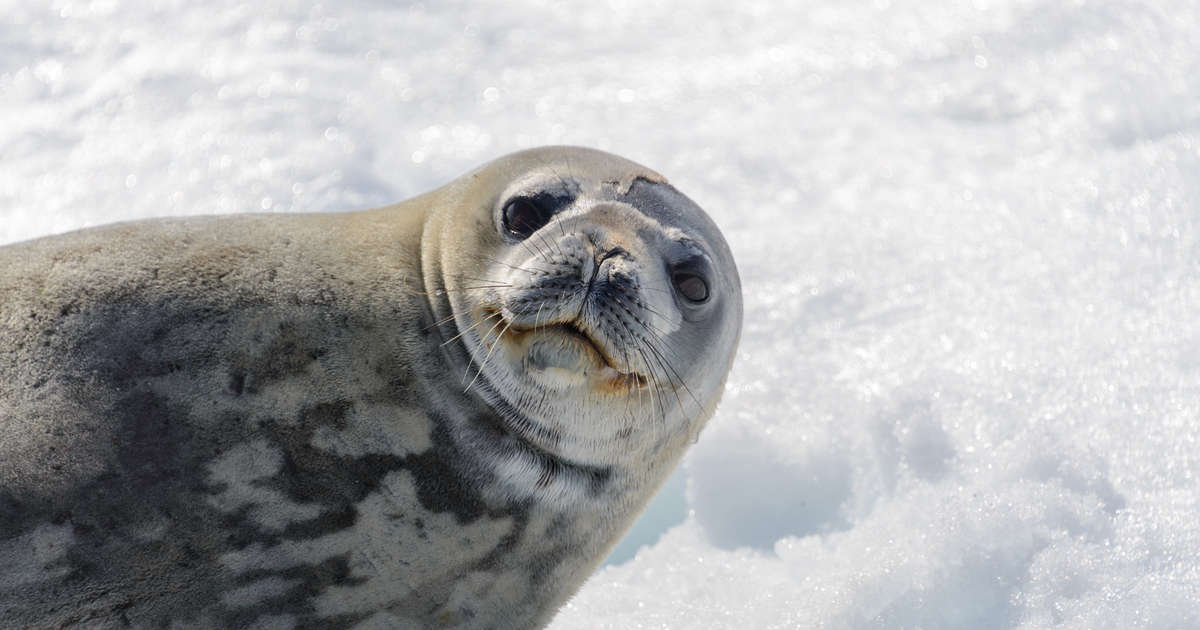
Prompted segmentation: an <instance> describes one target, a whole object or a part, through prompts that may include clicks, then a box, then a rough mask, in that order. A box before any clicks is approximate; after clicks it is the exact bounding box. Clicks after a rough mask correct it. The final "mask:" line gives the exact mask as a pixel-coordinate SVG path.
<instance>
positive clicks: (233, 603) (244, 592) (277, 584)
mask: <svg viewBox="0 0 1200 630" xmlns="http://www.w3.org/2000/svg"><path fill="white" fill-rule="evenodd" d="M297 584H300V580H285V579H283V578H281V577H275V576H271V577H267V578H263V579H261V580H258V581H255V582H251V583H249V584H247V585H245V586H241V587H238V588H235V589H233V590H231V591H226V592H225V594H224V595H222V596H221V602H223V603H224V604H225V605H226V606H228V607H229V608H249V607H250V606H254V605H256V604H259V603H261V602H263V601H265V600H268V599H271V598H274V597H279V596H280V595H283V594H284V593H286V592H288V591H290V590H292V589H293V588H295V587H296V585H297Z"/></svg>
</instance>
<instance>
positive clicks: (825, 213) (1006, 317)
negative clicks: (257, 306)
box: [0, 0, 1200, 630]
mask: <svg viewBox="0 0 1200 630" xmlns="http://www.w3.org/2000/svg"><path fill="white" fill-rule="evenodd" d="M935 5H936V6H935ZM1198 41H1200V7H1198V6H1197V3H1195V2H1155V3H1136V2H1123V1H1100V0H1089V1H1087V2H1084V1H1082V0H1079V1H1075V2H1068V1H1064V0H994V1H992V0H976V1H975V2H954V3H929V2H923V1H916V0H913V1H908V2H904V1H900V0H874V1H871V2H861V1H854V2H846V1H844V0H810V1H804V2H790V3H784V2H779V3H767V2H755V1H749V2H712V1H705V2H699V1H697V2H659V1H645V0H638V1H633V0H616V1H613V2H607V3H600V2H593V3H559V2H546V1H523V2H522V1H513V0H505V1H504V2H499V1H495V2H472V3H456V2H428V3H424V4H422V3H390V2H383V1H382V0H351V1H349V2H338V3H329V4H324V5H320V4H312V5H308V4H304V5H302V4H300V3H283V2H275V1H263V2H255V3H246V4H238V3H232V2H225V1H210V2H203V3H195V2H183V1H180V0H162V1H158V0H155V1H144V2H127V3H121V2H116V1H113V0H93V1H91V2H75V1H71V2H52V3H47V2H44V1H40V2H29V1H27V0H0V120H2V121H3V124H2V125H0V243H2V242H12V241H16V240H21V239H26V238H32V237H36V236H40V235H44V234H50V233H55V232H61V231H64V230H69V229H74V228H79V227H83V226H87V225H94V224H99V223H105V222H110V221H115V220H123V219H132V218H138V217H149V216H158V215H182V214H198V213H227V212H244V211H264V210H265V211H281V212H282V211H315V210H345V209H351V208H362V207H368V206H373V205H377V204H383V203H387V202H391V201H396V200H399V199H403V198H406V197H409V196H412V195H413V194H415V193H418V192H421V191H423V190H425V189H429V188H432V187H434V186H437V185H440V184H441V183H444V182H445V181H447V180H448V179H451V178H453V177H455V176H457V175H459V174H461V173H462V172H464V171H466V170H467V169H469V168H471V167H473V166H475V165H477V164H479V163H481V162H483V161H486V160H488V159H490V158H493V157H496V156H499V155H501V154H504V153H507V152H510V151H512V150H516V149H519V148H523V147H528V146H533V145H540V144H550V143H570V144H581V145H588V146H594V147H598V148H603V149H607V150H611V151H614V152H617V153H620V154H622V155H625V156H627V157H630V158H632V159H634V160H637V161H640V162H642V163H644V164H647V165H648V166H650V167H652V168H654V169H656V170H658V171H660V172H662V173H664V174H665V175H667V176H668V177H670V178H671V179H672V181H673V183H675V184H676V186H678V187H679V188H680V189H681V190H683V191H684V192H685V193H687V194H688V195H689V196H691V197H692V198H693V199H695V200H696V201H697V202H699V203H700V205H701V206H703V207H705V208H706V209H707V210H708V211H709V213H710V214H711V215H712V216H713V217H714V219H715V220H716V221H717V223H718V224H720V225H721V226H722V227H723V229H724V231H725V234H726V236H727V238H728V240H729V241H730V243H731V245H732V247H733V249H734V252H735V255H736V256H737V258H738V262H739V265H740V268H741V274H742V278H743V283H744V288H745V298H746V328H745V331H744V335H743V342H742V348H741V352H740V354H739V358H738V361H737V364H736V367H735V369H734V372H733V374H732V376H731V378H730V383H729V388H728V392H727V394H726V398H725V402H724V403H723V405H722V407H721V409H720V411H719V412H718V414H717V417H716V418H715V419H714V420H713V422H712V424H711V425H710V426H709V428H708V429H707V430H706V432H705V433H704V435H703V436H702V438H701V440H700V442H699V444H697V445H696V446H695V448H694V449H693V451H692V452H691V454H690V455H689V456H688V458H687V460H686V462H685V466H684V468H683V469H682V470H681V472H680V473H679V474H678V475H677V476H676V477H675V478H674V479H673V480H672V482H670V483H669V484H668V486H667V487H666V488H665V489H664V491H663V493H662V494H661V495H660V496H659V498H658V499H656V502H655V504H654V505H653V506H652V507H651V509H650V511H649V512H648V514H647V517H646V518H644V519H643V520H642V521H641V522H639V524H638V526H637V527H636V529H635V531H634V532H633V534H631V538H630V539H629V540H628V541H626V543H624V544H623V545H622V547H621V548H619V549H618V550H617V551H616V552H615V554H614V556H613V557H612V559H611V561H610V562H609V563H608V565H607V566H606V567H605V568H603V569H601V570H600V571H599V572H598V573H597V574H596V575H595V576H594V577H593V578H592V580H591V581H590V582H589V583H588V584H587V585H586V586H585V587H584V589H583V590H582V591H581V592H580V594H579V595H578V596H577V597H576V598H575V599H574V600H573V601H572V602H571V603H570V604H569V605H568V606H567V607H566V608H565V609H564V610H563V612H562V613H561V614H560V615H559V617H558V618H557V619H556V621H555V623H554V625H553V628H555V629H556V630H568V629H575V628H580V629H582V628H614V629H615V628H683V629H687V628H730V629H734V628H736V629H742V628H809V627H822V628H918V627H919V628H1017V627H1019V628H1081V629H1082V628H1196V627H1200V603H1198V602H1200V317H1198V316H1197V315H1198V313H1200V273H1198V272H1200V231H1198V228H1200V48H1198V44H1197V42H1198ZM635 554H636V555H635Z"/></svg>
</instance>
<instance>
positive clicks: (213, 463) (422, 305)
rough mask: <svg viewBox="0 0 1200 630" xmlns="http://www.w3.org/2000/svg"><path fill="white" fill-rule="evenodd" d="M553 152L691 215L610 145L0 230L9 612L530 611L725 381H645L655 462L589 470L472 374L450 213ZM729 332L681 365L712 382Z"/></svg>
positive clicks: (525, 615)
mask: <svg viewBox="0 0 1200 630" xmlns="http://www.w3.org/2000/svg"><path fill="white" fill-rule="evenodd" d="M564 158H566V159H565V160H564ZM571 158H574V159H575V160H576V162H578V163H579V164H581V165H583V166H582V167H580V166H576V167H575V168H576V170H574V171H571V175H570V177H572V178H574V179H573V180H572V181H580V180H586V182H585V185H584V187H585V188H587V187H588V186H590V187H591V188H592V189H593V190H594V191H596V192H594V193H593V194H595V195H599V194H601V193H600V192H598V191H601V190H607V191H609V193H606V194H610V196H611V197H612V198H613V199H617V198H620V199H623V202H622V203H625V204H631V205H638V204H639V203H640V204H641V205H643V206H646V208H645V209H644V211H646V212H647V213H651V211H653V212H657V213H658V216H659V217H660V220H663V221H666V220H667V219H664V218H663V217H665V216H666V215H664V214H663V213H664V212H677V213H678V212H681V211H680V210H679V209H678V208H666V209H664V208H659V209H657V210H655V209H653V208H650V207H649V206H652V205H654V204H655V203H657V204H659V205H662V204H664V203H674V201H673V200H676V199H679V200H684V201H686V199H685V198H683V197H682V196H681V195H679V194H678V193H676V192H674V190H673V189H671V188H670V187H669V186H667V185H666V184H665V183H661V182H660V181H658V180H659V179H660V178H658V177H657V176H655V175H653V174H652V173H650V172H648V171H643V170H640V167H636V165H631V164H629V163H627V162H624V161H621V160H619V159H618V158H613V157H611V156H606V155H604V154H599V153H597V152H586V151H583V150H577V149H546V150H542V151H541V152H536V151H535V152H527V153H524V154H518V155H517V156H512V157H510V158H508V159H507V160H502V161H499V162H497V163H493V164H492V165H489V166H487V167H484V168H482V169H480V170H479V171H476V172H474V173H471V174H468V175H466V176H464V177H463V178H461V179H460V180H456V182H454V183H452V184H451V185H449V186H447V187H446V188H443V189H441V190H439V191H434V192H433V193H430V194H428V195H425V196H423V197H418V198H416V199H414V200H411V201H409V202H405V203H403V204H398V205H396V206H391V207H387V208H381V209H378V210H371V211H364V212H356V213H344V214H313V215H242V216H230V217H200V218H186V219H168V220H154V221H145V222H136V223H128V224H117V225H113V226H107V227H102V228H97V229H90V230H84V231H79V232H74V233H70V234H66V235H62V236H56V237H50V238H45V239H40V240H36V241H30V242H26V243H21V244H16V245H10V246H7V247H2V248H0V349H2V350H3V351H2V352H0V619H2V620H3V622H2V623H0V625H3V627H6V628H7V627H20V628H27V627H28V628H129V627H133V628H234V627H238V628H352V627H355V628H425V627H453V628H517V627H534V626H538V625H542V624H544V623H546V622H548V620H549V619H550V618H551V616H552V615H553V614H554V611H555V610H557V608H558V606H560V605H561V604H562V602H563V601H565V599H566V598H567V597H568V596H569V595H570V594H571V593H572V592H574V590H575V589H577V588H578V586H579V585H580V584H581V583H582V581H583V580H584V579H586V577H587V575H588V574H589V573H590V571H591V570H592V569H593V568H594V566H595V565H596V563H597V562H598V561H599V560H600V559H601V558H602V557H603V554H604V553H605V552H606V551H607V549H609V548H610V547H611V545H612V544H613V543H614V542H615V540H616V539H617V537H619V535H620V534H621V533H622V532H623V531H624V529H625V528H626V527H627V526H628V523H629V522H630V520H631V519H632V518H633V516H634V515H635V514H636V512H637V510H638V509H640V508H641V506H642V505H644V503H645V501H646V500H647V499H648V497H649V496H650V495H651V494H652V493H653V491H654V490H655V489H656V488H657V487H658V485H659V484H660V483H661V481H662V479H663V478H665V476H666V475H667V474H668V473H669V471H670V469H671V467H673V466H674V464H675V462H676V461H677V460H678V458H679V455H680V453H681V452H682V449H683V448H684V447H685V446H686V444H687V442H688V441H689V440H690V439H691V436H693V435H694V433H695V432H696V431H698V430H699V426H701V425H702V424H703V422H704V420H705V419H706V418H707V417H708V415H709V414H711V411H712V408H713V407H714V406H715V404H716V400H717V397H719V383H718V385H717V387H716V391H715V392H714V391H712V390H713V389H714V388H713V387H712V386H711V385H703V386H701V385H699V384H697V385H696V387H695V389H698V390H700V391H699V392H697V393H699V394H700V397H701V399H702V400H700V401H698V402H697V404H696V406H695V407H693V408H692V409H690V410H686V409H685V405H683V404H680V405H679V412H678V414H683V416H685V420H683V421H680V422H675V416H676V415H678V414H676V413H675V412H674V411H669V412H668V411H667V410H664V408H663V404H664V403H663V401H661V400H659V401H658V402H657V405H658V407H657V408H658V409H659V410H662V413H661V417H652V418H648V421H654V422H660V423H662V424H663V426H664V429H663V430H662V432H661V433H659V434H656V436H655V438H654V440H653V441H654V442H655V443H656V445H655V447H654V448H653V449H651V450H650V451H649V452H651V453H652V457H649V458H648V459H649V461H642V460H641V459H640V458H639V460H638V461H636V462H635V461H624V460H621V459H619V458H608V459H605V458H597V459H596V461H581V460H579V459H578V458H574V459H572V458H571V457H567V458H565V459H560V457H558V455H562V454H561V453H554V452H552V451H550V452H548V451H544V450H542V449H540V448H538V447H537V446H535V445H533V444H531V443H528V442H526V441H525V440H523V439H522V438H521V436H519V435H517V434H515V433H514V432H512V431H510V430H509V429H510V428H511V421H512V418H513V416H514V414H515V415H516V416H520V414H521V413H522V412H521V409H516V410H515V411H514V410H513V409H511V408H508V407H506V408H505V409H498V408H497V405H498V404H499V405H501V406H503V405H504V403H503V402H497V401H496V400H493V399H492V398H494V396H493V397H492V398H489V395H488V394H489V392H492V394H494V393H495V392H494V389H495V388H496V387H505V386H511V385H505V384H504V383H502V382H490V381H489V378H488V376H487V375H485V376H484V378H483V379H482V381H483V382H481V383H479V385H478V386H476V387H474V388H467V391H465V392H464V385H465V384H464V380H466V381H469V380H470V377H472V376H475V374H476V372H477V371H480V372H482V371H483V370H482V368H480V367H479V357H478V356H474V355H472V354H471V352H472V351H471V350H470V348H467V347H465V346H463V344H462V343H455V342H451V343H446V342H447V340H450V339H452V338H453V337H454V335H456V334H457V333H458V332H461V331H459V325H458V321H459V320H455V319H453V318H451V317H450V315H452V314H454V313H453V312H452V310H451V309H453V308H454V306H453V304H452V298H451V297H449V296H447V295H445V294H444V293H442V292H440V291H439V290H438V289H441V288H444V287H445V286H446V285H447V284H452V283H446V282H445V281H444V280H440V279H439V277H438V276H439V275H440V274H444V273H446V270H445V269H444V267H445V266H446V265H447V264H449V263H448V262H447V261H451V262H452V261H453V255H454V253H453V250H452V248H453V247H456V246H455V245H447V244H446V243H445V242H444V241H445V239H444V238H443V237H442V236H441V235H440V232H442V231H445V230H447V229H448V228H447V225H453V224H454V223H455V222H458V223H459V225H458V226H457V227H455V228H454V229H458V230H462V231H463V232H464V233H469V232H471V231H475V230H487V229H492V226H491V225H490V223H489V224H483V223H482V222H479V221H474V220H473V219H470V218H469V217H472V216H474V214H472V213H473V212H475V211H474V210H472V208H471V206H479V207H480V208H482V211H481V212H482V213H483V215H486V216H488V217H491V216H492V214H493V211H492V208H493V206H494V205H495V204H496V203H499V202H500V200H499V196H500V195H501V194H503V184H504V183H505V182H509V181H511V180H513V179H514V178H519V177H522V176H524V175H526V174H528V173H530V172H533V171H535V170H537V169H539V168H542V167H543V165H545V164H550V165H551V166H557V167H559V168H562V169H563V170H564V171H569V170H570V165H569V164H566V162H568V161H569V160H570V159H571ZM589 160H591V163H592V165H591V166H589V165H588V164H589ZM604 165H608V166H604ZM580 168H582V170H579V169H580ZM605 168H608V171H605ZM622 178H624V180H625V181H624V182H621V181H617V180H620V179H622ZM638 178H640V179H638ZM635 179H637V182H638V183H637V184H636V185H634V183H633V182H634V180H635ZM684 201H680V202H679V203H684ZM686 203H688V204H690V202H686ZM682 212H683V213H684V214H689V213H694V212H698V209H696V210H691V209H690V208H685V209H684V210H683V211H682ZM704 220H705V221H707V219H706V218H705V219H704ZM675 223H678V221H675ZM706 225H707V224H706ZM556 229H559V228H556ZM705 229H707V228H705ZM712 229H713V230H715V228H712ZM716 238H717V239H719V234H718V235H717V237H716ZM433 241H437V242H438V243H440V245H439V246H434V243H433ZM719 247H720V248H724V247H725V246H724V243H723V242H721V243H719ZM448 252H449V253H448ZM459 253H461V252H459ZM714 256H716V257H718V258H720V260H719V261H718V262H719V263H720V264H723V265H726V266H728V267H730V268H731V266H732V261H731V260H729V261H728V262H727V263H726V262H725V260H726V259H727V257H728V252H727V249H722V251H721V252H718V253H716V254H714ZM463 264H464V265H467V263H463ZM471 264H477V265H479V266H480V268H481V269H486V268H487V266H488V265H490V264H491V263H487V262H476V263H471ZM468 266H469V265H468ZM458 273H463V272H462V271H461V270H460V271H459V272H458ZM479 273H487V272H486V271H481V272H479ZM732 274H733V278H734V280H735V281H736V271H732ZM739 290H740V289H739ZM546 299H547V300H548V301H549V300H551V299H552V298H546ZM726 310H727V314H726V316H725V317H726V321H724V322H718V324H717V325H718V326H724V327H738V326H740V298H739V301H738V302H737V305H736V309H733V308H729V309H726ZM439 322H441V323H439ZM476 332H479V331H476ZM693 334H694V333H693ZM722 339H724V340H723V341H721V344H722V347H721V348H720V350H719V352H721V353H723V355H721V356H717V357H716V358H717V359H718V363H719V364H720V365H719V366H718V367H716V368H711V367H710V368H696V369H697V370H704V369H707V370H710V371H711V370H714V369H719V370H720V375H719V376H720V379H719V380H720V381H721V382H723V379H724V373H725V370H726V369H727V367H728V363H729V360H730V357H731V356H732V349H733V345H735V344H736V332H735V333H734V336H733V338H732V342H730V341H729V340H728V339H727V338H722ZM681 352H682V351H681ZM689 352H691V351H689ZM683 368H684V366H681V369H683ZM697 374H699V372H697ZM489 388H490V389H489ZM689 393H690V392H689ZM661 395H662V392H660V396H661ZM671 404H672V405H674V404H676V403H675V401H674V400H672V401H671ZM627 408H628V405H627ZM504 414H508V415H504ZM624 435H625V436H626V437H628V436H629V435H630V433H629V432H626V433H624ZM633 439H636V435H635V438H633Z"/></svg>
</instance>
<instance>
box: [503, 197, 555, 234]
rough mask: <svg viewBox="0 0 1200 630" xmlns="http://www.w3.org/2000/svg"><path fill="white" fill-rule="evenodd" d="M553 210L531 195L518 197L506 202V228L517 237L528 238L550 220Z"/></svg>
mask: <svg viewBox="0 0 1200 630" xmlns="http://www.w3.org/2000/svg"><path fill="white" fill-rule="evenodd" d="M551 214H553V213H552V212H551V211H549V210H548V209H546V208H545V207H543V206H542V205H541V204H539V203H538V202H537V201H536V200H534V199H531V198H529V197H516V198H514V199H510V200H509V201H508V203H506V204H504V209H503V210H502V216H503V219H504V230H505V231H506V232H508V233H509V234H510V235H512V236H515V237H517V238H527V237H528V236H529V235H530V234H533V233H534V232H536V231H538V230H539V229H541V227H542V226H543V225H546V223H547V222H548V221H549V220H550V215H551Z"/></svg>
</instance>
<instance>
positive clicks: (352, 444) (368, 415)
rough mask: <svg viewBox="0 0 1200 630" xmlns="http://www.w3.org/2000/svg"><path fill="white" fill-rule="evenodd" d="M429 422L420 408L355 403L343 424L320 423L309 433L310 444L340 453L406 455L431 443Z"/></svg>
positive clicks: (344, 455) (336, 453)
mask: <svg viewBox="0 0 1200 630" xmlns="http://www.w3.org/2000/svg"><path fill="white" fill-rule="evenodd" d="M432 431H433V425H432V423H430V422H429V417H428V416H427V415H425V413H424V411H422V410H420V409H414V408H411V407H398V406H396V405H363V406H362V408H361V409H360V408H358V407H357V406H356V407H355V410H354V411H353V412H351V413H350V417H349V418H347V420H346V428H345V429H342V430H340V431H339V430H337V429H335V428H333V427H330V426H320V427H317V430H316V431H315V432H314V433H313V438H312V444H313V446H315V447H317V448H319V449H321V450H323V451H328V452H330V453H333V454H335V455H341V456H343V457H362V456H363V455H371V454H383V455H396V456H398V457H406V456H408V455H415V454H417V453H421V452H424V451H427V450H429V449H430V448H431V447H432V446H433V440H432V438H431V435H430V434H431V432H432Z"/></svg>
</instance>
